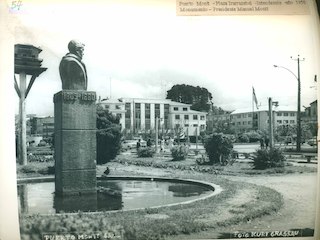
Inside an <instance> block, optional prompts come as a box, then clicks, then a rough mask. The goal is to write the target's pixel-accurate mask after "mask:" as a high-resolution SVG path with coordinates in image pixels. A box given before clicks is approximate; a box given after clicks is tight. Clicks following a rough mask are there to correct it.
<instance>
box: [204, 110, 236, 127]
mask: <svg viewBox="0 0 320 240" xmlns="http://www.w3.org/2000/svg"><path fill="white" fill-rule="evenodd" d="M231 112H232V111H222V112H219V113H215V112H212V111H211V112H209V114H208V116H207V130H208V131H217V130H218V129H219V128H221V127H222V128H223V127H228V126H230V124H231Z"/></svg>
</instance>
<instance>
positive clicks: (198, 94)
mask: <svg viewBox="0 0 320 240" xmlns="http://www.w3.org/2000/svg"><path fill="white" fill-rule="evenodd" d="M167 99H171V100H172V101H176V102H181V103H186V104H191V109H192V110H196V111H205V112H208V111H209V110H210V107H211V105H212V94H211V93H210V92H209V91H208V90H207V89H206V88H202V87H199V86H197V87H194V86H190V85H186V84H177V85H174V86H173V87H172V88H171V89H170V90H169V91H167Z"/></svg>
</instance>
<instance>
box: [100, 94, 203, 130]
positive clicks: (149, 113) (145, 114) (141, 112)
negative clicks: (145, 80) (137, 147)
mask: <svg viewBox="0 0 320 240" xmlns="http://www.w3.org/2000/svg"><path fill="white" fill-rule="evenodd" d="M100 105H101V106H102V107H103V108H105V109H108V110H109V111H110V112H111V113H112V114H116V115H118V116H119V117H120V124H121V129H122V130H126V131H129V132H132V133H139V132H145V131H154V130H155V128H156V120H157V119H158V121H159V122H158V129H159V130H162V131H165V132H168V131H170V130H175V129H178V128H182V129H183V130H184V132H185V133H186V134H187V135H189V136H195V135H196V134H199V132H200V131H202V130H205V129H206V114H207V113H205V112H199V111H194V110H191V109H190V106H191V105H190V104H184V103H179V102H174V101H171V100H168V99H143V98H120V99H117V100H114V99H110V100H106V101H101V103H100Z"/></svg>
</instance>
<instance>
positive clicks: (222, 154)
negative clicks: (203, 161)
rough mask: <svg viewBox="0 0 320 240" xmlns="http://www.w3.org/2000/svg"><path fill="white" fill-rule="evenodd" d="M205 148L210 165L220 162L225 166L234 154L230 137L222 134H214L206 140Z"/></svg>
mask: <svg viewBox="0 0 320 240" xmlns="http://www.w3.org/2000/svg"><path fill="white" fill-rule="evenodd" d="M204 148H205V149H206V152H207V154H208V157H209V160H210V162H209V163H210V164H213V163H218V162H220V163H222V164H224V163H225V162H226V160H227V159H228V158H229V156H230V154H231V152H232V149H233V145H232V141H231V139H230V138H229V137H228V136H226V135H224V134H222V133H219V134H218V133H214V134H211V135H210V136H208V137H207V138H206V139H205V143H204Z"/></svg>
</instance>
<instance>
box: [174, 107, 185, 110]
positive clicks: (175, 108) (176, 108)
mask: <svg viewBox="0 0 320 240" xmlns="http://www.w3.org/2000/svg"><path fill="white" fill-rule="evenodd" d="M173 111H179V108H178V107H173ZM182 111H188V108H187V107H183V108H182Z"/></svg>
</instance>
